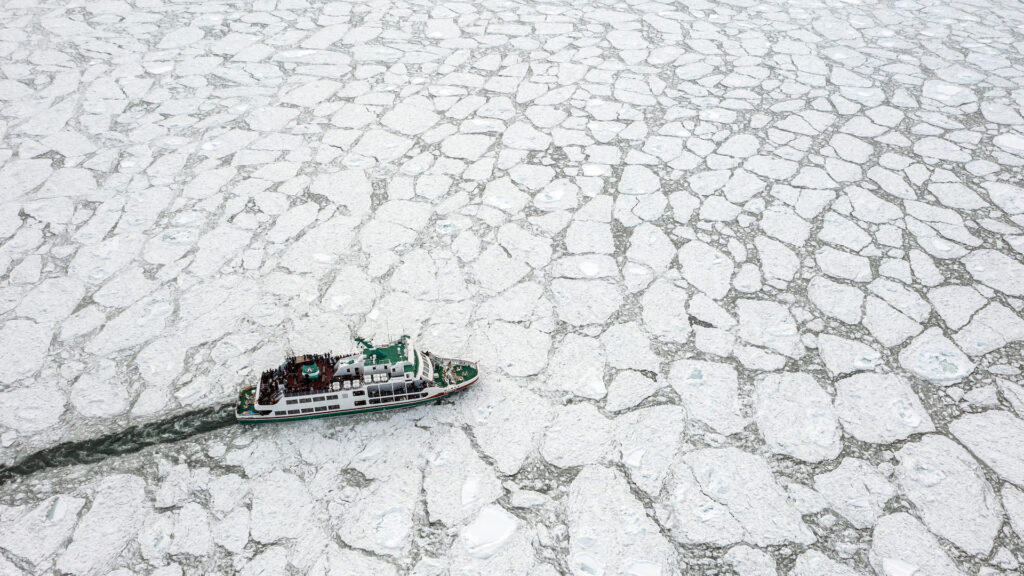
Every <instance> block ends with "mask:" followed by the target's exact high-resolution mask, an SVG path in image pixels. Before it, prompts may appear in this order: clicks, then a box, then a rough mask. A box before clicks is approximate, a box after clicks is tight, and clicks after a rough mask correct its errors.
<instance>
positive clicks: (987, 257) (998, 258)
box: [962, 249, 1024, 296]
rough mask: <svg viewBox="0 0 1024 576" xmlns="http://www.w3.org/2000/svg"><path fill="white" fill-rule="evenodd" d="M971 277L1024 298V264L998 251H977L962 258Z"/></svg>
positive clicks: (1011, 294) (1001, 290)
mask: <svg viewBox="0 0 1024 576" xmlns="http://www.w3.org/2000/svg"><path fill="white" fill-rule="evenodd" d="M962 260H963V263H964V266H965V267H966V268H967V271H968V272H970V274H971V276H972V277H973V278H974V279H975V280H977V281H978V282H981V283H982V284H985V285H987V286H990V287H992V288H995V289H996V290H999V291H1000V292H1003V293H1005V294H1009V295H1010V296H1024V264H1021V263H1020V262H1019V261H1017V260H1015V259H1013V258H1010V257H1009V256H1007V255H1006V254H1003V253H1002V252H999V251H996V250H988V249H984V250H975V251H973V252H971V253H970V254H968V255H967V256H964V257H963V258H962Z"/></svg>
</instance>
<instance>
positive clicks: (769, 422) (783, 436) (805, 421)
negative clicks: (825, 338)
mask: <svg viewBox="0 0 1024 576" xmlns="http://www.w3.org/2000/svg"><path fill="white" fill-rule="evenodd" d="M754 409H755V413H756V420H757V427H758V429H759V430H760V431H761V435H762V436H764V439H765V442H766V443H767V444H768V448H769V449H770V450H771V451H772V452H775V453H777V454H786V455H789V456H792V457H794V458H797V459H799V460H803V461H805V462H820V461H822V460H831V459H832V458H835V457H836V456H838V455H839V451H840V450H841V449H842V447H843V445H842V442H841V441H840V436H841V433H840V429H839V422H838V421H837V420H836V414H835V410H834V409H833V408H832V399H831V398H830V397H829V395H828V393H827V392H825V391H824V390H823V389H822V388H821V386H820V385H819V384H818V383H817V382H816V381H815V380H814V377H813V376H811V375H810V374H804V373H800V372H785V373H780V374H769V375H767V376H765V377H764V378H763V379H762V380H761V381H760V382H758V384H757V388H756V389H755V392H754Z"/></svg>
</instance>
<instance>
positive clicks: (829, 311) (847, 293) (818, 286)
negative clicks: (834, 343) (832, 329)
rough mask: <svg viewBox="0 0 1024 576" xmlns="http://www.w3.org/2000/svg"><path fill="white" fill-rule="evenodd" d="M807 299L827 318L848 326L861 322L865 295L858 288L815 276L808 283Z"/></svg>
mask: <svg viewBox="0 0 1024 576" xmlns="http://www.w3.org/2000/svg"><path fill="white" fill-rule="evenodd" d="M807 297H808V298H809V299H810V300H811V302H813V303H814V305H815V306H817V307H818V309H819V310H821V311H822V312H824V313H825V314H826V315H827V316H831V317H833V318H837V319H839V320H842V321H843V322H846V323H847V324H857V323H858V322H860V317H861V308H862V307H863V306H864V293H863V292H861V291H860V289H858V288H855V287H853V286H848V285H846V284H840V283H839V282H833V281H832V280H829V279H828V278H826V277H824V276H815V277H814V278H812V279H811V281H810V282H808V283H807Z"/></svg>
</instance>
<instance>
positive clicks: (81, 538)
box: [57, 474, 147, 576]
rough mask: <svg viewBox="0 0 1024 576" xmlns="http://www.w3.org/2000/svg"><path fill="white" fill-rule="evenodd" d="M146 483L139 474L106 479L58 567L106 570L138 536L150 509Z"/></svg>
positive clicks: (94, 571)
mask: <svg viewBox="0 0 1024 576" xmlns="http://www.w3.org/2000/svg"><path fill="white" fill-rule="evenodd" d="M145 503H146V483H145V482H144V481H143V480H142V478H139V477H138V476H133V475H130V474H114V475H111V476H107V477H106V478H104V479H103V480H102V481H101V482H100V485H99V488H98V489H97V490H96V496H95V497H93V499H92V503H91V504H90V506H89V511H88V512H86V513H85V516H83V517H82V520H81V522H79V523H78V527H77V528H76V529H75V534H74V536H73V537H72V540H71V544H69V545H68V547H67V548H66V549H65V550H64V553H63V554H62V555H61V556H60V558H58V559H57V569H58V570H60V571H61V572H70V573H72V574H76V575H79V576H81V575H84V574H97V573H100V572H103V571H104V570H105V569H106V568H107V567H109V566H110V563H111V562H112V561H113V560H114V559H115V558H116V557H117V556H118V554H120V553H121V551H122V550H123V549H124V548H125V546H127V545H128V544H129V542H131V540H132V539H133V538H135V536H136V533H137V532H138V530H139V528H140V527H141V526H142V521H143V519H144V518H145V513H146V510H147V506H146V504H145Z"/></svg>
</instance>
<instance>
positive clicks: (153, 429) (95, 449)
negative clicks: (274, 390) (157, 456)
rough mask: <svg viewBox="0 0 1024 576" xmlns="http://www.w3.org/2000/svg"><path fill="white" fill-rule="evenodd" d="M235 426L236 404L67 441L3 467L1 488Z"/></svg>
mask: <svg viewBox="0 0 1024 576" xmlns="http://www.w3.org/2000/svg"><path fill="white" fill-rule="evenodd" d="M234 423H235V404H234V403H230V404H224V405H221V406H215V407H211V408H203V409H201V410H194V411H192V412H186V413H183V414H177V415H175V416H174V417H171V418H167V419H166V420H158V421H156V422H150V423H148V424H139V425H136V426H131V427H128V428H125V429H124V430H119V431H117V432H113V433H111V434H107V435H106V436H100V437H99V438H91V439H89V440H81V441H78V442H65V443H63V444H58V445H56V446H53V447H51V448H46V449H44V450H40V451H39V452H36V453H34V454H30V455H28V456H26V457H24V458H22V459H21V460H19V461H17V462H15V463H14V464H11V465H10V466H6V467H2V468H0V485H2V484H6V483H7V482H10V481H12V480H14V479H15V478H19V477H22V476H27V475H29V474H34V473H36V472H39V471H41V470H46V469H49V468H60V467H63V466H74V465H77V464H93V463H96V462H100V461H101V460H105V459H107V458H110V457H112V456H122V455H124V454H131V453H133V452H138V451H139V450H142V449H144V448H147V447H149V446H153V445H155V444H169V443H172V442H178V441H180V440H185V439H186V438H190V437H192V436H195V435H196V434H202V433H204V432H211V431H213V430H217V429H219V428H223V427H225V426H229V425H231V424H234Z"/></svg>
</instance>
